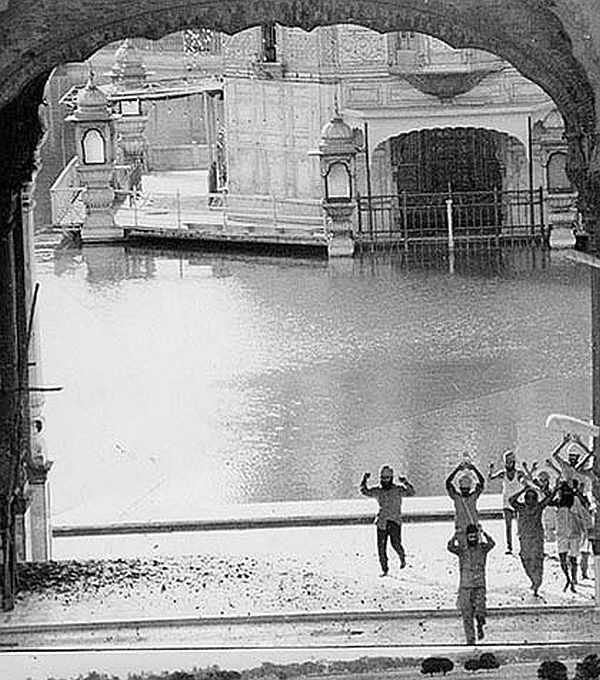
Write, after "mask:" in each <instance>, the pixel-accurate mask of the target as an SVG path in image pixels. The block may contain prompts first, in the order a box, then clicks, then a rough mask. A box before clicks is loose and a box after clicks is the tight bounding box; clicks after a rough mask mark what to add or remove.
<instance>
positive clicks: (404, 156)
mask: <svg viewBox="0 0 600 680" xmlns="http://www.w3.org/2000/svg"><path fill="white" fill-rule="evenodd" d="M527 165H528V164H527V151H526V149H525V146H524V145H523V144H522V142H520V141H519V140H518V139H517V138H515V137H513V136H512V135H509V134H507V133H505V132H500V131H496V130H491V129H486V128H479V127H444V128H435V127H431V128H423V129H420V130H413V131H410V132H406V133H402V134H400V135H396V136H394V137H391V138H390V139H387V140H385V141H384V142H382V143H380V144H379V145H378V146H377V147H376V148H375V149H374V151H373V155H372V169H371V173H370V177H371V182H370V186H368V187H365V186H363V188H362V193H363V195H362V196H361V197H360V198H359V208H360V222H359V229H360V238H361V243H363V244H367V243H368V242H369V241H372V242H376V243H384V242H390V243H394V244H396V245H404V246H406V245H407V244H408V242H427V243H442V244H443V245H446V243H447V240H448V229H449V224H448V222H449V217H448V210H449V209H450V210H451V212H452V219H453V222H452V228H453V230H454V234H455V235H456V236H457V237H458V238H459V239H461V240H473V241H477V242H485V243H486V244H487V245H494V246H497V245H499V244H500V242H501V241H506V240H510V241H527V242H532V241H533V242H537V243H541V242H542V241H543V239H544V236H545V231H544V223H543V211H542V209H541V206H542V196H541V192H540V190H539V189H536V190H533V188H532V187H531V186H530V178H529V177H528V175H529V173H528V172H527ZM363 184H364V183H363ZM448 199H451V200H452V206H451V208H449V206H448V203H447V201H448Z"/></svg>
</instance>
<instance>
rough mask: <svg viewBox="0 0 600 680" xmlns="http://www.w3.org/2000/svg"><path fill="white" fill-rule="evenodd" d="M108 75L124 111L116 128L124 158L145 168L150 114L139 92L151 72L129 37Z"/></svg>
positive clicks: (131, 164)
mask: <svg viewBox="0 0 600 680" xmlns="http://www.w3.org/2000/svg"><path fill="white" fill-rule="evenodd" d="M107 75H108V76H110V79H111V81H112V93H111V98H112V100H113V101H115V102H118V105H119V111H120V114H121V115H120V116H119V117H118V118H116V120H115V131H116V135H117V144H118V146H119V148H120V149H121V151H122V152H123V161H124V163H125V164H127V165H130V166H131V168H132V169H136V168H138V169H139V170H141V169H142V168H146V142H147V140H146V125H147V122H148V116H145V115H143V112H142V102H141V99H140V95H141V93H142V91H143V90H144V88H145V87H146V80H147V75H148V72H147V70H146V66H145V65H144V63H143V62H142V58H141V57H140V55H139V52H138V51H137V50H136V49H135V47H134V46H133V45H132V44H131V43H130V41H129V40H124V41H123V43H122V44H121V45H120V46H119V49H118V50H117V51H116V52H115V61H114V64H113V66H112V69H111V70H110V71H109V73H108V74H107ZM139 170H136V172H139Z"/></svg>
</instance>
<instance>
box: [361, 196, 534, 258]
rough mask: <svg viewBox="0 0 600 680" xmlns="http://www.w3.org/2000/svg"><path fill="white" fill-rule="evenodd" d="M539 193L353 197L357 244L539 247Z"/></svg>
mask: <svg viewBox="0 0 600 680" xmlns="http://www.w3.org/2000/svg"><path fill="white" fill-rule="evenodd" d="M545 239H546V228H545V225H544V205H543V191H542V189H541V188H540V189H538V190H537V191H528V190H515V191H470V192H445V193H430V194H418V193H408V192H406V191H404V192H402V193H401V194H400V195H390V196H370V197H367V196H359V197H358V234H357V241H358V243H359V244H364V245H367V244H372V245H375V246H386V245H387V246H398V245H399V246H408V245H409V244H411V243H413V244H417V243H421V244H426V243H430V244H440V245H442V244H447V243H448V242H449V241H451V242H454V243H461V242H479V243H485V244H488V245H489V246H500V245H501V244H502V243H504V242H512V243H514V242H535V243H543V242H544V241H545Z"/></svg>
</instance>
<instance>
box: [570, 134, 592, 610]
mask: <svg viewBox="0 0 600 680" xmlns="http://www.w3.org/2000/svg"><path fill="white" fill-rule="evenodd" d="M565 138H566V139H567V142H568V156H567V173H568V175H569V178H570V179H571V181H572V182H573V184H574V185H575V186H576V187H577V189H578V191H579V195H578V198H577V208H578V210H579V212H580V214H581V217H582V222H583V227H584V229H585V231H586V233H587V235H588V239H589V240H588V251H589V252H590V253H591V254H592V255H594V256H595V257H596V258H600V137H599V135H598V134H597V133H596V132H595V131H589V130H582V129H575V130H569V131H568V132H566V133H565ZM590 278H591V317H592V324H591V327H592V337H591V341H592V418H593V422H594V423H596V424H599V423H600V269H599V268H598V267H595V266H592V267H590ZM593 465H594V466H593V470H594V472H595V475H594V476H593V477H592V493H593V496H594V503H595V505H596V516H595V519H594V527H593V529H592V531H591V532H590V538H591V542H592V550H593V553H594V574H595V579H596V591H595V595H596V600H595V605H596V611H597V614H596V615H597V616H598V613H599V610H600V437H596V438H595V439H594V464H593Z"/></svg>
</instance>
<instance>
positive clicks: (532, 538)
mask: <svg viewBox="0 0 600 680" xmlns="http://www.w3.org/2000/svg"><path fill="white" fill-rule="evenodd" d="M554 495H555V490H554V489H549V490H548V492H547V493H546V494H545V495H544V497H543V498H542V499H541V500H539V499H538V492H537V491H536V490H535V488H534V487H532V486H523V487H522V488H521V489H519V490H518V491H517V492H516V493H514V494H513V495H512V496H511V497H510V498H509V499H508V502H509V503H510V504H511V506H512V507H513V508H514V510H515V512H516V513H517V531H518V534H519V545H520V553H519V555H520V557H521V563H522V565H523V569H525V573H526V574H527V576H528V577H529V580H530V581H531V589H532V590H533V596H534V597H539V589H540V586H541V585H542V579H543V577H544V526H543V524H542V515H543V513H544V509H545V508H546V506H547V505H548V504H549V503H550V502H551V501H552V500H553V498H554ZM521 496H523V499H522V500H521Z"/></svg>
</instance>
